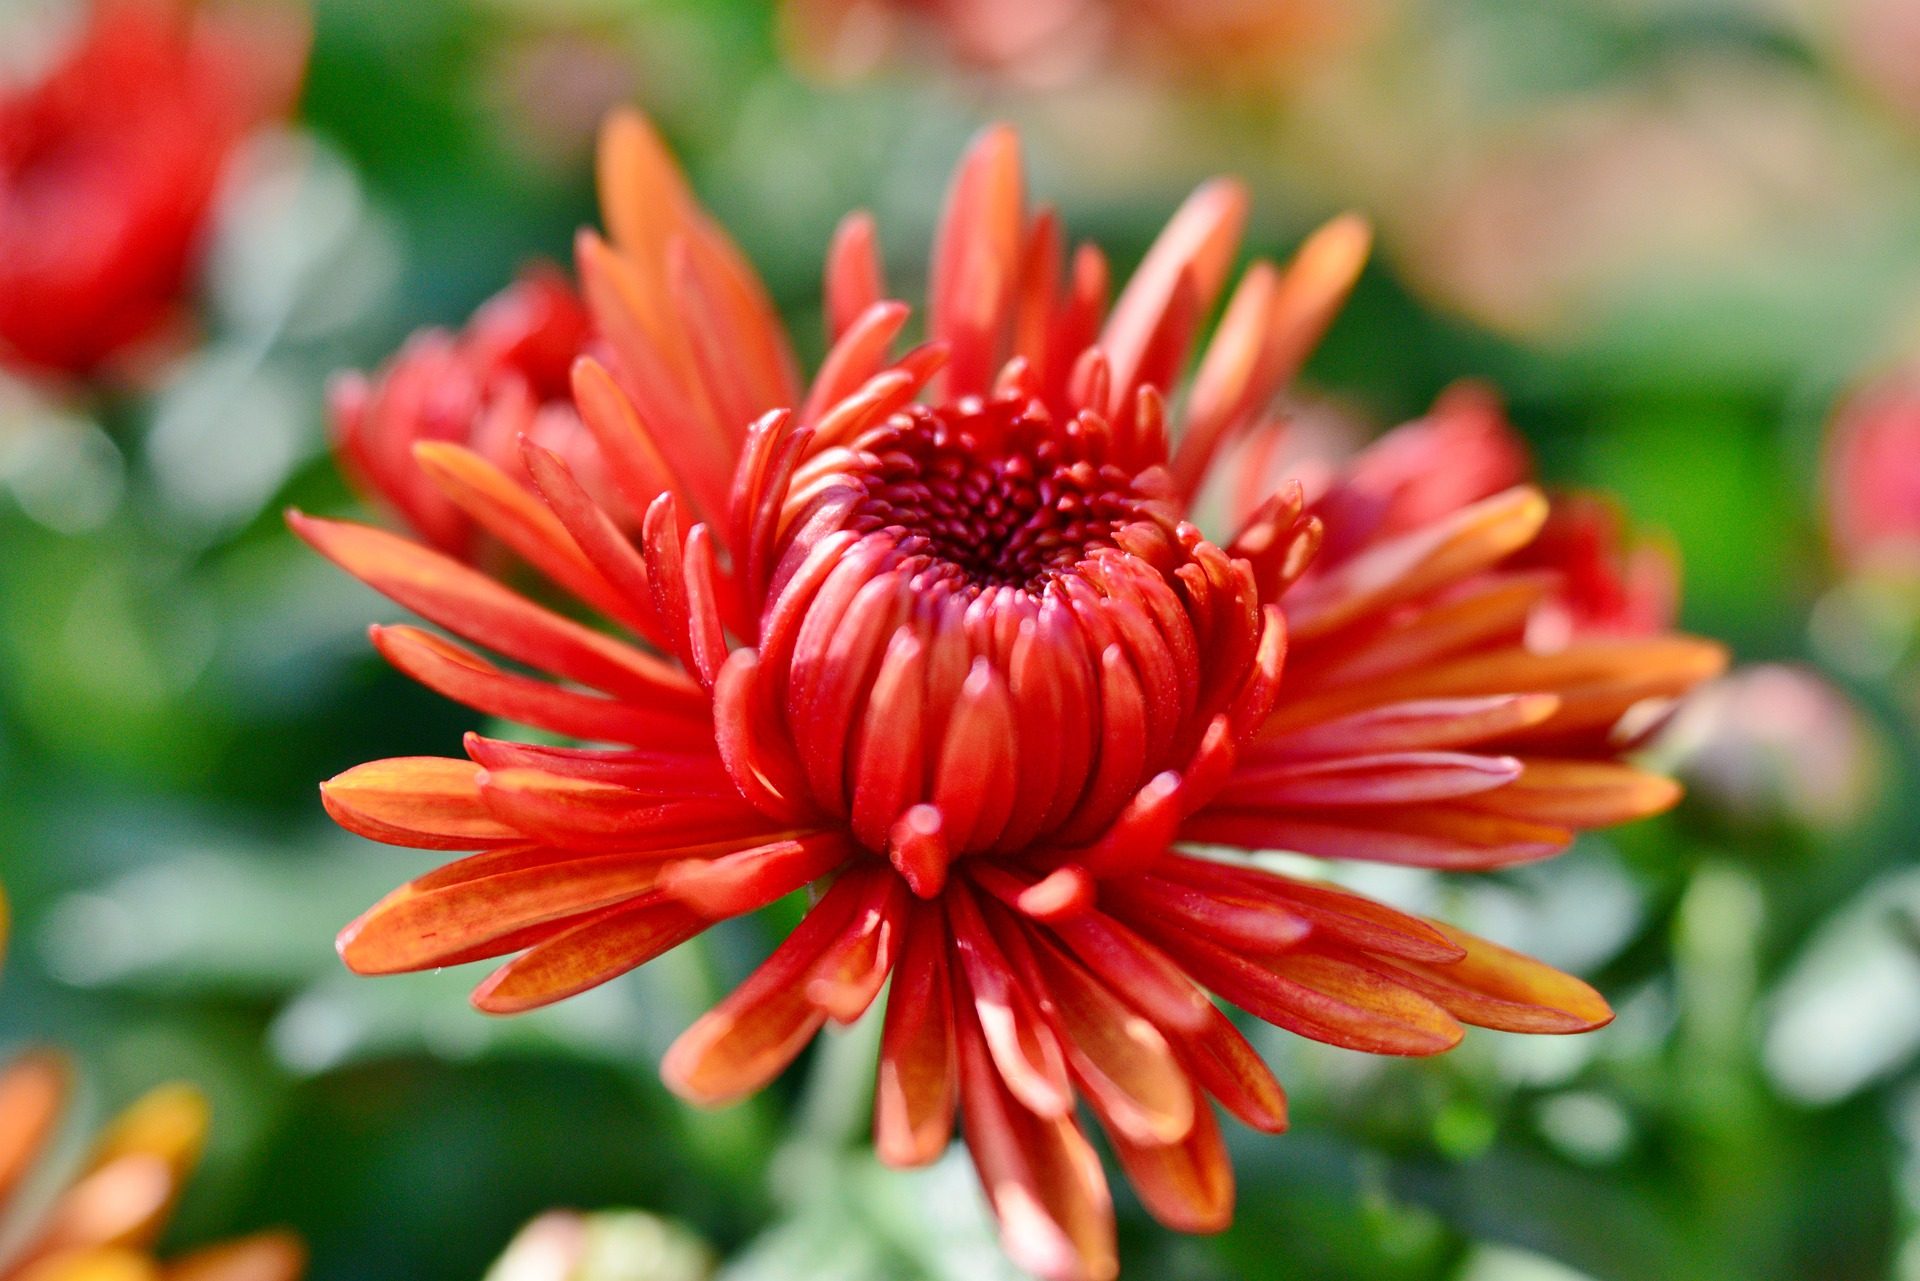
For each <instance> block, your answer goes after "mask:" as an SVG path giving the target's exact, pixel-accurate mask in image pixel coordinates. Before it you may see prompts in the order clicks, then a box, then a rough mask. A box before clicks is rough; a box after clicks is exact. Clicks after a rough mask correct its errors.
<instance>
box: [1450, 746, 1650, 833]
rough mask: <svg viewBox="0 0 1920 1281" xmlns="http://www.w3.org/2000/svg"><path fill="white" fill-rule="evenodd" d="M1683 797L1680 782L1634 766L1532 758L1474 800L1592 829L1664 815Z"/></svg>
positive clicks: (1512, 814) (1527, 817) (1492, 808)
mask: <svg viewBox="0 0 1920 1281" xmlns="http://www.w3.org/2000/svg"><path fill="white" fill-rule="evenodd" d="M1679 800H1680V785H1679V784H1678V783H1676V782H1674V781H1673V780H1672V779H1670V778H1662V777H1661V776H1660V775H1658V774H1649V773H1647V772H1646V771H1645V770H1638V769H1635V768H1633V767H1632V766H1631V765H1621V764H1618V763H1616V762H1613V761H1575V760H1547V759H1542V758H1539V757H1529V758H1527V759H1526V761H1525V770H1524V772H1523V773H1522V774H1521V775H1520V777H1519V778H1518V779H1516V780H1514V781H1513V782H1512V783H1509V784H1508V785H1507V786H1505V787H1503V788H1501V789H1500V790H1498V791H1497V792H1491V793H1489V794H1487V795H1485V796H1480V797H1475V798H1473V800H1472V801H1471V802H1470V804H1471V805H1472V806H1473V807H1474V808H1478V809H1485V810H1486V811H1487V812H1489V813H1496V814H1504V815H1506V816H1507V817H1509V818H1517V819H1522V820H1524V821H1526V822H1529V823H1554V824H1559V825H1560V826H1563V827H1573V828H1593V827H1613V826H1615V825H1616V824H1619V823H1632V822H1635V821H1637V820H1639V819H1643V818H1650V817H1652V816H1653V815H1655V814H1663V813H1665V812H1666V811H1667V810H1669V809H1672V808H1673V806H1674V805H1675V804H1676V803H1677V802H1678V801H1679Z"/></svg>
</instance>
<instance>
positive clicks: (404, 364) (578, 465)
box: [328, 267, 616, 560]
mask: <svg viewBox="0 0 1920 1281" xmlns="http://www.w3.org/2000/svg"><path fill="white" fill-rule="evenodd" d="M592 344H593V327H592V321H591V320H590V319H589V318H588V316H587V310H586V306H585V304H583V303H582V302H581V300H580V298H579V296H578V295H577V294H576V293H575V292H574V290H573V287H572V285H570V284H569V283H568V282H567V281H566V279H565V278H564V277H563V276H562V275H561V274H560V273H559V271H557V270H555V269H554V268H551V267H538V268H534V269H532V270H529V271H527V272H525V273H523V274H522V275H521V277H520V279H519V280H517V281H515V282H514V283H513V284H511V285H509V286H508V287H507V288H505V289H503V290H501V291H500V292H499V293H498V294H496V295H494V296H493V297H492V298H490V299H488V300H487V302H486V303H485V304H484V305H483V306H482V307H481V308H480V309H479V310H478V311H477V312H475V313H474V315H473V318H472V319H471V320H470V321H468V322H467V324H466V326H465V327H464V328H463V329H461V330H460V332H458V333H449V332H448V331H446V330H444V329H425V330H422V331H420V332H419V333H416V334H414V335H413V336H412V337H411V338H409V339H408V340H407V343H406V345H405V346H404V347H402V348H401V349H400V352H399V354H398V355H396V356H394V358H393V359H392V360H390V361H388V362H387V364H386V365H385V366H384V367H383V368H382V369H381V370H380V371H379V372H378V373H377V374H376V375H374V376H373V377H372V378H368V377H366V376H365V375H363V374H358V373H349V374H343V375H341V376H340V377H339V378H338V379H336V380H335V381H334V384H333V386H332V387H331V388H330V395H329V397H328V400H329V406H328V407H329V410H330V416H331V419H332V427H333V438H334V448H335V450H336V451H337V452H338V455H339V458H340V463H341V466H342V467H343V468H344V469H345V471H346V473H347V475H348V476H349V477H350V478H351V479H352V480H353V482H354V484H355V485H356V486H358V487H359V488H360V490H361V491H362V492H363V493H365V494H367V495H368V496H369V497H370V498H372V499H373V500H374V501H376V502H377V503H379V504H380V505H381V506H383V507H386V508H388V509H389V510H390V511H391V512H392V513H393V514H394V515H395V516H396V517H398V518H399V519H400V520H402V521H404V522H405V523H406V524H407V525H408V526H410V527H411V528H412V529H413V530H414V532H416V533H417V534H419V535H420V536H421V537H422V538H424V539H426V541H427V542H429V543H431V544H432V545H433V546H435V547H437V548H439V549H440V550H441V551H444V552H447V553H448V554H449V555H453V556H458V557H460V558H461V559H463V560H470V559H472V558H473V557H474V556H475V555H476V554H478V553H479V552H480V551H481V538H480V530H479V528H478V526H477V525H476V523H475V521H474V520H473V518H472V517H471V516H469V515H468V514H467V513H466V512H465V511H464V510H462V508H461V507H460V505H459V504H458V503H456V502H455V501H454V500H452V499H451V498H449V497H447V495H446V493H445V492H444V491H443V490H442V489H441V486H440V484H439V483H437V482H436V478H435V477H436V472H435V470H434V469H435V468H444V467H457V466H458V465H459V458H460V457H461V456H464V455H454V454H449V453H447V452H445V451H441V452H439V453H435V452H434V451H432V450H428V451H427V452H426V454H425V455H424V456H418V457H417V456H416V453H417V449H416V447H417V446H419V445H421V444H425V443H430V442H435V441H439V442H447V443H450V444H455V445H460V446H464V447H465V449H466V451H468V452H469V453H471V454H472V455H474V456H477V457H480V458H483V459H485V460H486V461H488V462H489V463H492V464H493V465H494V466H495V467H497V468H500V469H502V470H504V471H506V472H508V473H511V474H513V475H515V476H517V477H518V478H520V479H521V480H522V481H523V482H527V483H530V478H529V477H527V475H526V472H525V469H524V468H523V467H522V466H521V464H520V441H521V438H522V437H525V438H527V439H530V440H532V441H534V442H535V443H537V444H539V445H541V446H542V447H544V448H546V449H550V450H552V451H553V452H554V453H556V454H558V455H559V456H560V457H562V458H564V459H565V460H566V461H567V463H568V464H569V465H570V466H571V467H572V468H573V469H574V470H575V471H576V472H577V473H579V474H582V475H585V476H588V477H591V478H592V480H591V483H590V484H589V489H590V491H591V492H592V493H594V494H595V496H596V497H599V498H601V499H603V501H606V502H614V501H615V500H616V496H615V495H614V494H613V493H612V491H611V487H610V486H609V485H607V484H606V483H604V481H603V480H602V479H601V477H600V469H599V467H598V462H597V459H598V455H597V453H596V452H595V451H594V450H593V449H592V447H591V441H590V438H589V437H588V435H587V431H586V428H585V427H584V426H583V425H582V424H581V422H580V415H579V414H578V413H576V412H575V411H574V408H573V396H572V390H571V386H570V380H571V378H572V375H573V362H574V361H575V360H577V359H579V358H580V357H581V356H582V355H583V354H586V353H587V352H588V351H589V350H590V349H591V347H592Z"/></svg>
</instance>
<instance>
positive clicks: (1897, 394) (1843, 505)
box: [1823, 365, 1920, 578]
mask: <svg viewBox="0 0 1920 1281" xmlns="http://www.w3.org/2000/svg"><path fill="white" fill-rule="evenodd" d="M1824 471H1825V476H1824V478H1823V482H1824V489H1825V496H1826V515H1827V534H1828V540H1829V542H1830V543H1831V544H1832V547H1833V553H1834V556H1835V557H1836V558H1837V559H1838V560H1839V562H1840V565H1841V567H1842V568H1843V569H1845V570H1847V571H1848V572H1849V573H1856V574H1858V573H1868V574H1882V575H1889V576H1895V577H1899V578H1920V365H1914V366H1908V367H1903V368H1897V369H1894V370H1892V371H1890V372H1888V373H1886V374H1883V375H1881V376H1880V377H1879V378H1877V379H1874V380H1873V381H1871V382H1869V383H1867V384H1866V385H1865V386H1863V387H1861V388H1860V389H1859V390H1858V391H1856V392H1855V393H1854V394H1853V395H1852V396H1850V397H1849V398H1848V399H1847V400H1846V401H1845V402H1843V403H1842V405H1841V406H1840V409H1839V411H1838V412H1837V413H1836V414H1835V415H1834V419H1833V424H1832V426H1831V427H1830V428H1829V429H1828V433H1827V444H1826V457H1825V462H1824Z"/></svg>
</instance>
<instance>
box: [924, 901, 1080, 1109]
mask: <svg viewBox="0 0 1920 1281" xmlns="http://www.w3.org/2000/svg"><path fill="white" fill-rule="evenodd" d="M946 906H947V922H948V928H949V930H950V932H951V941H952V947H953V956H954V959H955V960H956V961H957V962H958V963H959V970H958V977H960V978H961V979H962V980H963V981H960V982H957V983H956V984H955V987H956V990H957V992H958V993H959V999H960V1004H961V1006H962V1007H963V1015H962V1017H964V1018H967V1019H970V1020H972V1021H974V1022H977V1023H978V1025H979V1026H980V1029H981V1031H982V1033H983V1034H984V1035H985V1037H986V1043H987V1046H988V1047H989V1048H990V1050H991V1052H992V1059H993V1063H994V1065H995V1067H996V1068H998V1069H999V1072H1000V1075H1001V1076H1002V1077H1004V1078H1005V1080H1006V1083H1007V1088H1008V1089H1009V1090H1011V1091H1012V1092H1013V1095H1014V1097H1015V1098H1017V1099H1019V1100H1020V1102H1021V1103H1022V1104H1023V1105H1024V1106H1025V1107H1027V1108H1028V1109H1030V1110H1032V1111H1033V1112H1034V1113H1035V1114H1037V1115H1040V1116H1050V1117H1059V1116H1065V1115H1067V1114H1068V1113H1069V1112H1071V1111H1072V1110H1073V1087H1072V1085H1071V1084H1070V1083H1069V1081H1068V1078H1067V1062H1066V1056H1065V1054H1064V1053H1063V1052H1062V1050H1061V1047H1060V1039H1059V1038H1058V1037H1057V1036H1055V1035H1054V1033H1053V1031H1052V1029H1051V1028H1050V1027H1048V1025H1047V1023H1046V1021H1045V1020H1044V1019H1043V1018H1042V1016H1041V1013H1040V1009H1039V1006H1038V1005H1037V1004H1036V1002H1035V999H1034V994H1033V993H1032V992H1030V991H1029V990H1028V989H1027V985H1026V984H1024V983H1022V982H1021V981H1020V977H1019V975H1017V974H1016V973H1014V970H1013V967H1012V965H1011V964H1009V963H1008V961H1007V958H1006V955H1005V954H1004V953H1003V952H1002V951H1001V950H1000V946H999V944H998V943H996V942H995V941H994V937H993V933H992V931H991V930H989V929H988V927H987V921H986V917H985V916H984V915H983V914H982V910H981V906H980V904H979V903H977V902H976V901H975V899H974V896H973V894H972V893H971V892H970V891H969V890H968V889H966V888H965V887H964V885H963V884H960V883H956V884H955V885H953V886H952V887H950V888H949V889H948V891H947V894H946ZM967 1010H970V1011H971V1012H970V1013H965V1012H964V1011H967Z"/></svg>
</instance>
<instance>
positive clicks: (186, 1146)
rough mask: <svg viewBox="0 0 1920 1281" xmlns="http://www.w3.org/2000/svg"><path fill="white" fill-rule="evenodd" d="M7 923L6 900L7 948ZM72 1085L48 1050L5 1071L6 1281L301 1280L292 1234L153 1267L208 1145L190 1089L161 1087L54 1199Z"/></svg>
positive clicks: (1, 923)
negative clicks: (49, 1189) (49, 1156)
mask: <svg viewBox="0 0 1920 1281" xmlns="http://www.w3.org/2000/svg"><path fill="white" fill-rule="evenodd" d="M5 921H6V911H5V903H4V900H0V948H3V947H4V944H5V938H6V923H5ZM70 1085H71V1071H70V1069H69V1067H68V1065H67V1061H66V1060H65V1058H63V1057H62V1056H61V1055H59V1054H58V1053H56V1052H54V1051H51V1050H29V1051H27V1052H26V1053H25V1054H22V1055H20V1056H18V1057H17V1058H15V1059H14V1060H13V1061H12V1062H11V1063H9V1064H6V1065H5V1066H3V1067H0V1233H4V1239H5V1240H6V1242H7V1245H6V1247H5V1249H4V1250H3V1251H0V1281H297V1278H298V1277H299V1276H300V1275H301V1274H302V1273H303V1272H304V1271H305V1270H306V1250H305V1248H304V1247H303V1246H302V1245H301V1244H300V1242H299V1240H298V1239H297V1238H295V1237H292V1236H290V1235H288V1234H286V1233H283V1232H265V1233H260V1234H259V1235H256V1236H251V1237H246V1238H243V1239H241V1240H237V1241H231V1242H228V1243H226V1244H224V1245H218V1246H213V1247H211V1248H208V1249H204V1250H199V1251H196V1252H194V1253H192V1254H188V1255H183V1256H181V1257H179V1258H176V1259H173V1260H171V1261H169V1262H167V1263H161V1262H159V1261H157V1260H156V1259H154V1258H153V1257H152V1251H153V1245H154V1242H155V1241H156V1240H158V1238H159V1236H160V1234H161V1232H162V1231H163V1230H164V1229H165V1227H166V1224H167V1219H168V1217H169V1216H170V1215H171V1214H172V1213H173V1206H174V1202H175V1201H176V1200H177V1199H178V1197H179V1194H180V1189H181V1187H182V1185H183V1184H184V1183H185V1181H186V1178H187V1176H188V1175H189V1174H190V1173H191V1172H192V1170H193V1167H194V1166H195V1165H196V1164H197V1163H198V1161H199V1159H200V1151H201V1147H202V1146H203V1144H204V1142H205V1139H206V1131H207V1104H206V1100H205V1099H204V1098H202V1097H201V1095H200V1093H199V1092H198V1091H197V1090H195V1089H193V1087H191V1086H188V1085H181V1084H174V1085H163V1086H161V1087H160V1088H159V1089H157V1090H154V1091H153V1092H151V1093H150V1094H148V1095H146V1096H145V1097H144V1098H142V1099H141V1100H139V1101H138V1102H137V1103H135V1104H134V1105H133V1106H132V1107H130V1108H128V1109H127V1110H126V1111H125V1112H123V1113H121V1114H120V1116H119V1117H118V1118H117V1119H116V1120H115V1121H114V1122H113V1123H112V1124H111V1125H109V1126H108V1127H107V1130H106V1132H105V1133H103V1134H101V1135H100V1136H99V1137H98V1138H96V1139H95V1140H94V1143H93V1147H92V1150H91V1152H90V1153H89V1154H88V1156H87V1158H86V1160H85V1162H84V1164H82V1165H81V1166H80V1167H79V1169H78V1170H77V1171H76V1172H75V1173H74V1174H73V1177H72V1178H71V1179H69V1180H67V1181H66V1182H64V1183H63V1184H62V1185H60V1186H59V1188H58V1189H57V1191H56V1192H55V1193H54V1194H53V1196H52V1198H51V1200H49V1199H47V1198H46V1197H45V1196H44V1195H43V1194H42V1188H41V1186H40V1185H41V1184H43V1182H44V1180H43V1179H41V1177H40V1166H41V1164H42V1162H43V1158H44V1157H45V1156H46V1153H47V1150H48V1149H49V1148H50V1147H51V1146H52V1145H53V1142H54V1139H55V1137H56V1133H57V1131H58V1130H59V1127H60V1121H61V1115H62V1113H63V1112H64V1111H65V1108H66V1102H67V1096H68V1093H69V1088H70Z"/></svg>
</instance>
